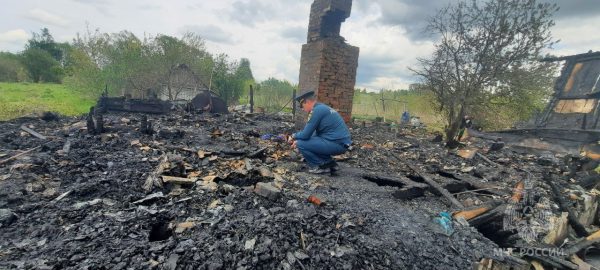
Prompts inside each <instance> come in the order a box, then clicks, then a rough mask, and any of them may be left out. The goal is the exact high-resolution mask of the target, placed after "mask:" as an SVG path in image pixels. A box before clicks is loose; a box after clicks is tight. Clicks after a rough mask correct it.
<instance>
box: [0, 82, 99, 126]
mask: <svg viewBox="0 0 600 270" xmlns="http://www.w3.org/2000/svg"><path fill="white" fill-rule="evenodd" d="M93 104H94V99H92V98H89V97H87V96H85V95H84V94H83V93H81V92H78V91H75V90H72V89H70V88H68V87H67V86H65V85H61V84H52V83H46V84H33V83H0V121H4V120H8V119H12V118H16V117H20V116H24V115H28V114H32V113H41V112H44V111H54V112H58V113H60V114H63V115H79V114H82V113H85V112H87V111H89V108H90V106H93Z"/></svg>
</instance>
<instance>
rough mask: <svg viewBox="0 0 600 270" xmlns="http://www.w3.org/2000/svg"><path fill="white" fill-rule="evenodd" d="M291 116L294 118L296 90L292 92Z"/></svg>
mask: <svg viewBox="0 0 600 270" xmlns="http://www.w3.org/2000/svg"><path fill="white" fill-rule="evenodd" d="M292 115H293V116H294V119H295V118H296V89H294V90H293V91H292Z"/></svg>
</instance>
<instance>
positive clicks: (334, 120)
mask: <svg viewBox="0 0 600 270" xmlns="http://www.w3.org/2000/svg"><path fill="white" fill-rule="evenodd" d="M294 138H295V139H296V146H297V147H298V150H300V153H301V154H302V156H304V159H305V160H306V161H307V162H308V164H309V165H311V166H319V165H323V164H325V163H328V162H330V161H331V160H332V158H331V156H332V155H339V154H342V153H344V152H346V151H347V149H348V146H349V145H350V144H351V143H352V140H351V137H350V131H349V130H348V127H347V126H346V123H344V119H342V117H341V116H340V114H339V113H338V112H336V111H335V110H334V109H332V108H331V107H329V106H327V105H325V104H323V103H316V104H315V106H314V107H313V109H312V112H311V113H310V115H309V119H308V122H307V123H306V126H305V127H304V129H303V130H302V131H300V132H297V133H295V134H294Z"/></svg>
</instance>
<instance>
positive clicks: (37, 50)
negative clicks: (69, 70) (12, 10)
mask: <svg viewBox="0 0 600 270" xmlns="http://www.w3.org/2000/svg"><path fill="white" fill-rule="evenodd" d="M69 50H70V45H69V44H66V43H65V44H59V43H56V42H55V41H54V38H53V37H52V35H51V34H50V31H49V30H48V28H43V29H42V30H41V33H39V34H38V33H33V37H32V38H31V39H29V40H28V42H27V45H26V46H25V50H24V51H23V52H22V53H21V55H20V56H21V57H20V59H21V62H22V64H23V66H24V67H25V69H26V70H27V73H28V75H29V78H30V79H31V80H32V81H33V82H36V83H37V82H56V83H60V82H61V81H62V78H63V76H64V70H63V67H64V64H65V63H64V62H63V60H64V57H63V56H64V55H65V54H66V53H67V51H69Z"/></svg>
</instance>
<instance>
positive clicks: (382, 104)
mask: <svg viewBox="0 0 600 270" xmlns="http://www.w3.org/2000/svg"><path fill="white" fill-rule="evenodd" d="M383 91H384V90H383V89H381V107H382V108H383V112H382V113H381V114H382V115H383V122H384V123H385V99H384V98H383Z"/></svg>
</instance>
